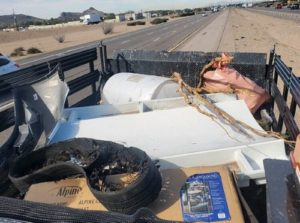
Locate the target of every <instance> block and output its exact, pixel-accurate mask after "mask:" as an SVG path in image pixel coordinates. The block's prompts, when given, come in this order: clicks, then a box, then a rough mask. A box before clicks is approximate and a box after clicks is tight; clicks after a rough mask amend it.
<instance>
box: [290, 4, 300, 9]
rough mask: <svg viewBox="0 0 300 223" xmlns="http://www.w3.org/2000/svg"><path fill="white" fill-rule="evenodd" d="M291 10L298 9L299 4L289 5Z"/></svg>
mask: <svg viewBox="0 0 300 223" xmlns="http://www.w3.org/2000/svg"><path fill="white" fill-rule="evenodd" d="M290 9H291V10H297V9H299V4H292V5H291V7H290Z"/></svg>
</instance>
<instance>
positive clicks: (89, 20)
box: [80, 14, 102, 25]
mask: <svg viewBox="0 0 300 223" xmlns="http://www.w3.org/2000/svg"><path fill="white" fill-rule="evenodd" d="M80 19H81V20H82V23H83V24H85V25H91V24H98V23H100V22H101V21H102V20H101V17H100V16H99V15H94V14H89V15H84V16H82V17H81V18H80Z"/></svg>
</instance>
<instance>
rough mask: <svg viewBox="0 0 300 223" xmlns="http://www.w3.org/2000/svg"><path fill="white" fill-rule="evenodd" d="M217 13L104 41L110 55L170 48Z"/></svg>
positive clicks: (31, 60)
mask: <svg viewBox="0 0 300 223" xmlns="http://www.w3.org/2000/svg"><path fill="white" fill-rule="evenodd" d="M218 15H219V13H216V14H209V15H208V16H206V17H202V16H201V15H195V16H189V17H186V18H182V19H178V20H175V21H169V22H167V23H163V24H159V25H156V26H151V27H149V28H145V29H141V30H138V31H135V32H130V33H126V34H121V35H119V36H114V37H111V38H107V39H105V40H103V43H104V44H105V45H107V49H108V55H109V56H110V55H111V54H112V52H113V50H115V49H148V50H171V49H172V48H173V47H174V46H176V45H177V44H178V43H180V42H181V41H183V40H184V39H185V38H186V37H187V36H189V35H192V34H193V33H195V32H197V31H198V30H201V29H203V28H204V27H206V26H207V25H208V24H210V23H211V21H213V20H214V19H215V18H216V17H217V16H218ZM98 44H99V41H96V42H91V43H86V44H82V45H79V46H75V47H71V48H66V49H62V50H57V51H53V52H49V53H44V54H42V55H36V56H33V57H30V58H25V59H20V60H18V63H19V64H20V65H21V67H28V66H31V65H33V64H37V63H41V62H45V61H49V60H51V59H53V58H56V57H60V56H63V55H68V54H71V53H74V52H78V51H81V50H83V49H88V48H93V47H95V46H97V45H98Z"/></svg>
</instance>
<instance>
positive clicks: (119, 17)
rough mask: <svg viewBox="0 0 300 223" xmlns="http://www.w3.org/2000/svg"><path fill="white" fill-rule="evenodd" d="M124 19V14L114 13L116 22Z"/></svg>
mask: <svg viewBox="0 0 300 223" xmlns="http://www.w3.org/2000/svg"><path fill="white" fill-rule="evenodd" d="M125 20H126V18H125V14H119V15H116V22H123V21H125Z"/></svg>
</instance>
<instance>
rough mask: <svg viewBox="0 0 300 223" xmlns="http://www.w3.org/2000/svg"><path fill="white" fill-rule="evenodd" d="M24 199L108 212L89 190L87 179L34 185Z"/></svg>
mask: <svg viewBox="0 0 300 223" xmlns="http://www.w3.org/2000/svg"><path fill="white" fill-rule="evenodd" d="M24 199H25V200H28V201H35V202H40V203H46V204H54V205H60V206H66V207H70V208H77V209H83V210H106V209H105V207H104V206H103V205H102V204H101V203H100V202H99V201H98V200H97V199H96V198H95V197H94V195H93V194H92V192H91V191H90V190H89V187H88V186H87V184H86V179H85V178H76V179H67V180H61V181H57V182H45V183H39V184H34V185H32V186H31V187H30V188H29V191H28V192H27V193H26V195H25V198H24Z"/></svg>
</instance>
